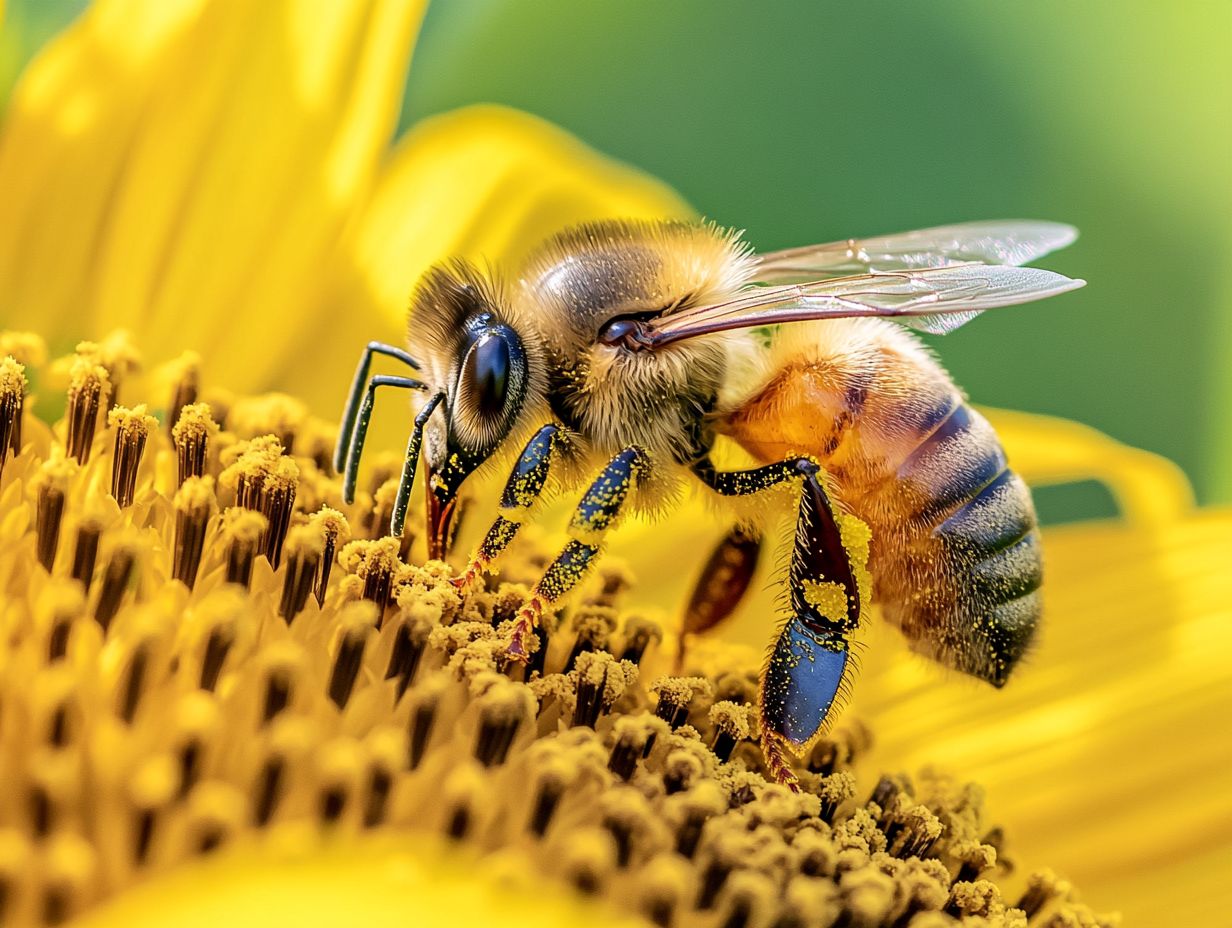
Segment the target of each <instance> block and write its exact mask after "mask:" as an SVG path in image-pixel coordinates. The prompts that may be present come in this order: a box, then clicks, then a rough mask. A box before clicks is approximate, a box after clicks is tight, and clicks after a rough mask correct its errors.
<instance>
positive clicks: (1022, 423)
mask: <svg viewBox="0 0 1232 928" xmlns="http://www.w3.org/2000/svg"><path fill="white" fill-rule="evenodd" d="M983 412H984V414H985V415H986V416H987V417H988V421H990V422H991V423H992V424H993V426H994V427H995V428H996V430H997V434H998V435H999V436H1000V437H1001V441H1002V443H1003V444H1004V445H1005V450H1006V453H1007V454H1008V456H1009V460H1010V464H1011V466H1012V467H1013V468H1014V469H1015V470H1016V471H1018V473H1020V474H1022V476H1023V479H1024V480H1026V481H1027V483H1029V484H1031V485H1032V486H1045V485H1049V484H1059V483H1075V482H1078V481H1081V480H1098V481H1100V482H1101V483H1103V484H1105V485H1106V486H1107V487H1108V489H1109V490H1110V491H1112V495H1113V496H1114V497H1115V498H1116V501H1117V504H1118V506H1119V507H1120V510H1121V514H1122V515H1123V516H1124V517H1125V518H1126V519H1129V520H1131V521H1134V522H1159V521H1166V520H1170V519H1173V518H1175V517H1176V516H1178V515H1180V514H1182V513H1185V512H1187V511H1189V510H1190V509H1192V508H1193V502H1194V501H1193V490H1192V489H1191V488H1190V486H1189V481H1188V480H1187V479H1186V478H1185V474H1184V472H1183V471H1182V470H1181V469H1180V468H1179V467H1177V466H1176V465H1175V464H1173V463H1172V462H1171V461H1169V460H1168V459H1167V458H1163V457H1160V456H1159V455H1157V454H1151V453H1150V452H1149V451H1142V450H1140V449H1138V448H1131V447H1130V446H1129V445H1123V444H1121V443H1120V442H1118V441H1115V440H1114V439H1111V438H1109V437H1108V436H1107V435H1104V434H1102V433H1101V432H1098V431H1096V430H1095V429H1093V428H1091V427H1090V426H1086V425H1081V424H1080V423H1077V422H1069V421H1067V420H1064V419H1057V418H1054V417H1052V416H1040V415H1033V414H1031V413H1026V412H1011V411H1010V410H1005V409H984V410H983Z"/></svg>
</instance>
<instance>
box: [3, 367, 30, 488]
mask: <svg viewBox="0 0 1232 928" xmlns="http://www.w3.org/2000/svg"><path fill="white" fill-rule="evenodd" d="M25 405H26V369H25V368H24V367H23V366H22V365H20V364H18V363H17V360H16V359H15V358H13V357H11V356H9V357H4V358H0V478H2V477H3V476H4V462H5V461H6V460H8V456H9V450H10V449H12V451H13V453H14V454H19V453H20V452H21V417H22V413H23V412H24V410H25Z"/></svg>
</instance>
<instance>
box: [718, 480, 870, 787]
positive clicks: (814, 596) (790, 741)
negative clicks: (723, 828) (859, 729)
mask: <svg viewBox="0 0 1232 928" xmlns="http://www.w3.org/2000/svg"><path fill="white" fill-rule="evenodd" d="M694 470H695V472H697V474H698V476H699V477H700V478H701V479H702V480H703V481H704V482H705V483H706V484H707V485H709V486H711V487H712V488H713V489H715V490H716V491H717V492H719V493H722V494H724V495H743V494H744V493H755V492H757V491H758V490H761V489H765V488H766V487H769V486H773V485H774V484H776V483H780V482H782V481H784V480H789V479H792V478H793V477H795V478H797V479H799V478H803V479H802V481H801V495H800V510H799V515H798V517H797V519H796V535H795V544H794V545H793V547H792V554H791V569H790V572H789V575H788V582H789V590H788V592H789V600H790V603H791V615H790V617H789V618H788V620H787V622H786V623H785V624H784V626H783V628H782V630H781V631H780V633H779V637H778V640H777V641H776V642H775V644H774V648H773V650H771V652H770V653H769V655H768V656H767V659H766V664H765V667H764V668H763V670H762V675H761V690H760V693H759V694H758V703H759V708H760V710H761V730H762V736H761V738H762V752H763V754H764V755H765V757H766V763H767V765H768V766H769V768H770V771H771V773H772V774H773V775H774V777H775V779H777V780H778V781H779V782H781V783H786V784H787V785H789V786H792V788H793V789H794V788H797V784H796V777H795V774H794V773H793V772H792V770H791V767H790V764H789V763H788V760H787V754H788V752H792V751H798V750H800V749H802V748H804V747H805V746H806V745H808V744H809V742H811V741H812V740H813V739H814V738H815V737H816V736H817V734H818V733H819V732H820V731H821V730H822V726H823V725H824V723H825V721H826V718H827V716H828V715H829V714H830V709H831V707H832V706H833V705H834V701H835V698H836V697H837V695H838V693H839V690H840V689H841V687H842V685H843V682H844V679H845V676H846V672H847V665H848V660H849V658H850V650H849V649H850V642H851V636H852V634H853V633H854V632H855V630H856V628H857V626H858V625H859V620H860V592H859V587H858V586H857V584H856V578H855V575H854V573H853V572H852V568H851V562H850V559H849V558H848V555H847V549H846V548H845V547H844V546H843V539H842V534H841V532H840V530H839V526H838V522H837V520H836V519H835V517H834V511H833V509H832V508H831V505H830V500H829V497H828V496H827V495H826V491H825V488H824V487H823V486H822V484H821V481H820V479H819V478H818V473H819V471H820V467H819V466H818V465H817V463H816V462H815V461H812V460H810V459H809V458H796V459H792V460H787V461H782V462H780V463H778V464H770V465H768V466H766V467H758V468H755V469H753V470H747V471H729V472H716V471H715V470H714V468H713V467H712V466H709V462H705V461H704V462H702V463H701V464H700V465H698V466H696V467H695V468H694ZM835 591H837V592H838V595H840V596H842V597H843V599H842V600H840V602H841V606H840V605H838V604H836V603H835V602H834V592H835ZM836 613H837V614H836Z"/></svg>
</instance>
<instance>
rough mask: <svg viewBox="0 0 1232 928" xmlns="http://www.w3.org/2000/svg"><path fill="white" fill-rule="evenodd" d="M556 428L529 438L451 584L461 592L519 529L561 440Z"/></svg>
mask: <svg viewBox="0 0 1232 928" xmlns="http://www.w3.org/2000/svg"><path fill="white" fill-rule="evenodd" d="M562 440H563V439H562V438H561V431H560V426H558V425H554V424H552V423H549V424H547V425H545V426H544V427H543V428H541V429H540V430H539V431H537V432H536V433H535V434H534V435H533V436H531V439H530V441H528V442H527V443H526V447H525V448H524V449H523V450H522V454H521V455H520V456H519V457H518V461H517V463H516V464H514V466H513V470H512V471H511V472H510V474H509V480H508V481H507V482H506V483H505V491H504V493H502V494H501V501H500V508H501V512H500V514H499V515H498V516H497V517H496V521H495V522H493V523H492V527H491V528H490V529H488V531H487V534H486V535H484V537H483V541H481V542H480V543H479V547H478V549H476V551H475V553H474V554H473V555H472V556H471V561H470V564H468V565H467V568H466V570H465V571H464V572H463V573H462V575H461V576H460V577H459V578H458V579H457V580H456V581H455V583H456V585H457V586H458V587H460V588H462V589H466V588H468V587H469V586H470V585H471V584H472V583H474V582H475V581H476V580H477V579H479V577H480V576H482V574H483V573H484V572H485V571H486V570H487V569H488V568H489V566H490V565H491V564H492V562H493V561H495V560H496V558H497V557H499V556H500V554H501V552H502V551H504V550H505V548H507V547H508V546H509V543H510V542H512V541H513V539H514V536H516V535H517V533H518V529H520V528H521V527H522V520H523V519H524V518H525V516H526V513H527V512H529V511H530V508H531V507H532V506H534V504H535V503H536V501H537V500H538V499H539V497H540V495H541V494H542V493H543V488H544V486H545V485H546V484H547V481H548V471H549V469H550V467H551V465H552V455H553V454H555V453H556V450H557V448H558V447H559V445H560V443H561V441H562Z"/></svg>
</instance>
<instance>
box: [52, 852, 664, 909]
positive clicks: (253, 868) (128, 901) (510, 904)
mask: <svg viewBox="0 0 1232 928" xmlns="http://www.w3.org/2000/svg"><path fill="white" fill-rule="evenodd" d="M291 837H293V834H288V835H283V836H281V838H282V841H281V846H277V842H274V841H266V842H262V843H255V844H252V845H250V846H247V847H241V848H236V849H230V850H226V851H223V852H222V853H220V854H218V855H217V856H216V857H214V858H212V859H207V860H204V861H201V862H199V863H195V864H192V865H189V866H187V867H182V868H179V869H176V870H174V871H173V872H171V873H170V874H168V875H167V876H164V877H163V878H161V879H156V880H153V881H151V882H148V883H145V884H142V885H140V886H138V887H136V888H134V889H131V890H128V891H126V892H124V893H121V894H120V895H118V896H117V897H115V898H114V899H113V900H112V901H110V902H107V903H104V904H103V905H101V906H99V907H98V908H96V909H92V910H91V911H90V912H89V913H87V914H86V915H85V916H83V917H81V918H79V919H77V920H76V921H74V922H73V923H72V924H73V925H74V926H76V928H108V926H113V925H114V926H125V928H141V926H162V925H166V924H168V923H169V919H170V921H172V922H174V924H176V925H177V926H180V928H196V926H201V928H217V926H218V925H232V926H236V928H241V926H248V925H254V926H267V925H295V926H297V928H318V926H319V928H337V926H339V925H363V926H365V928H382V926H389V928H401V926H406V925H417V926H423V928H436V926H440V928H451V926H467V925H501V926H504V928H556V926H560V928H565V926H574V925H593V926H596V928H601V926H610V928H637V926H639V925H645V924H646V923H645V922H643V921H641V920H640V919H635V918H631V917H629V916H627V915H617V914H615V913H613V912H611V911H609V910H608V909H606V908H605V907H603V906H601V905H599V904H598V903H596V902H591V901H589V900H584V899H582V898H580V897H578V896H576V895H575V894H573V893H571V892H569V891H568V890H567V889H565V888H563V887H561V886H559V885H557V884H555V883H545V882H544V881H543V880H542V879H538V880H534V879H532V877H531V874H530V872H529V870H528V869H527V868H526V867H525V866H524V864H523V865H519V862H518V861H517V860H516V859H514V858H506V859H504V860H503V861H502V860H501V859H500V858H499V857H498V858H495V859H492V858H488V859H485V860H483V861H482V862H480V861H479V860H477V858H476V855H474V854H473V853H468V851H467V850H466V849H465V848H463V847H460V846H453V845H448V844H445V843H444V842H442V841H440V840H439V839H436V838H434V837H432V836H430V835H429V836H425V835H416V836H415V837H414V838H411V839H408V838H407V837H405V836H403V837H400V838H398V839H393V838H390V837H384V838H374V839H357V840H353V841H347V842H338V843H337V844H330V845H326V846H325V847H319V846H317V845H318V839H316V838H315V836H314V835H313V834H312V833H311V832H305V833H303V834H301V835H298V837H299V838H301V839H302V840H303V843H302V844H301V845H300V846H299V847H295V846H293V845H292V844H291V842H290V840H289V839H290V838H291ZM172 912H173V913H175V914H174V916H173V917H172V916H169V913H172Z"/></svg>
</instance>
